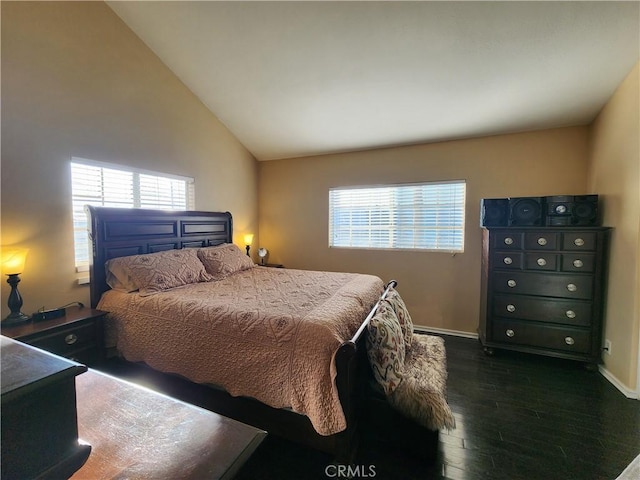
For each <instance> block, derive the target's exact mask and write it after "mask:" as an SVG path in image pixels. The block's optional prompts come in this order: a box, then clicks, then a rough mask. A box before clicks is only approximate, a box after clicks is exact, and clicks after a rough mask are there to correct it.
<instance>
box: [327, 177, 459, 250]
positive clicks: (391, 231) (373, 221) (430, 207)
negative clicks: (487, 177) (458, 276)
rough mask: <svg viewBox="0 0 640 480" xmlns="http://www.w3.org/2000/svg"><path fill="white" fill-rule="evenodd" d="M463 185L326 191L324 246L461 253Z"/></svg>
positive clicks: (400, 186) (406, 185) (379, 187)
mask: <svg viewBox="0 0 640 480" xmlns="http://www.w3.org/2000/svg"><path fill="white" fill-rule="evenodd" d="M465 187H466V185H465V182H464V181H453V182H440V183H419V184H405V185H384V186H375V187H347V188H332V189H330V190H329V246H331V247H351V248H381V249H420V250H447V251H452V252H461V251H463V248H464V205H465Z"/></svg>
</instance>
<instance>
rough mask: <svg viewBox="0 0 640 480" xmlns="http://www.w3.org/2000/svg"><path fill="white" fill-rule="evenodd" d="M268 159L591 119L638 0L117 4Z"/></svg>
mask: <svg viewBox="0 0 640 480" xmlns="http://www.w3.org/2000/svg"><path fill="white" fill-rule="evenodd" d="M107 3H108V5H109V6H110V7H111V8H112V9H113V10H114V11H115V12H116V13H117V14H118V15H119V16H120V17H121V18H122V19H123V20H124V21H125V22H126V23H127V25H128V26H129V27H130V28H131V29H132V30H133V31H134V32H135V33H136V34H137V35H138V36H139V37H140V38H141V39H142V40H143V41H144V42H145V43H146V44H147V45H148V46H149V47H150V48H151V49H152V50H153V51H154V52H155V53H156V54H157V55H158V57H159V58H160V59H161V60H162V61H163V62H164V63H165V64H166V65H167V66H168V67H169V68H170V69H171V70H172V71H173V72H174V73H175V74H176V75H177V76H178V77H179V78H180V79H181V80H182V81H183V82H184V83H185V84H186V85H187V86H188V87H189V88H190V89H191V91H193V93H194V94H195V95H196V96H198V97H199V98H200V100H201V101H202V102H203V103H204V104H205V105H206V106H207V107H208V108H209V109H210V110H211V111H212V112H213V113H214V114H215V115H216V116H217V117H218V118H219V119H220V120H221V121H222V122H223V123H224V124H225V125H226V126H227V127H228V128H229V129H230V130H231V131H232V132H233V134H234V135H235V136H236V137H237V138H238V139H239V140H240V141H241V142H242V143H243V144H244V145H245V146H246V147H247V148H248V149H249V150H250V151H251V152H252V153H253V154H254V156H255V157H256V158H257V159H258V160H272V159H277V158H288V157H298V156H308V155H316V154H324V153H334V152H343V151H353V150H362V149H369V148H378V147H385V146H396V145H406V144H415V143H426V142H435V141H441V140H450V139H457V138H467V137H476V136H484V135H493V134H500V133H508V132H519V131H526V130H537V129H542V128H549V127H559V126H569V125H583V124H587V123H589V122H590V121H591V120H593V118H594V117H595V116H596V114H597V113H598V111H599V110H600V109H601V108H602V106H603V105H604V104H605V102H606V101H607V99H608V98H609V97H610V96H611V94H612V93H613V91H614V90H615V88H616V87H617V86H618V85H619V84H620V82H621V81H622V80H623V79H624V77H625V76H626V74H628V73H629V72H630V70H631V69H632V68H633V66H634V65H635V63H636V62H637V61H638V59H639V58H640V53H639V52H640V33H639V32H640V10H639V6H640V3H639V2H636V1H634V2H609V1H605V2H574V1H570V2H400V1H386V2H365V1H352V2H347V1H343V2H340V1H338V2H327V1H319V2H288V1H283V2H244V1H235V2H217V1H204V2H203V1H200V2H197V1H178V2H156V1H122V2H118V1H115V2H107Z"/></svg>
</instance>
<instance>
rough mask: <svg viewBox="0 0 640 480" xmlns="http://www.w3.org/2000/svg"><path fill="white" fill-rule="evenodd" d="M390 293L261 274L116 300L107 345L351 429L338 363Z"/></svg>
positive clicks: (370, 284) (372, 281) (366, 283)
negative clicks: (338, 379)
mask: <svg viewBox="0 0 640 480" xmlns="http://www.w3.org/2000/svg"><path fill="white" fill-rule="evenodd" d="M383 288H384V285H383V282H382V280H380V279H379V278H378V277H375V276H372V275H362V274H352V273H331V272H311V271H302V270H291V269H280V268H265V267H255V268H251V269H249V270H244V271H242V272H238V273H236V274H233V275H231V276H229V277H227V278H225V279H223V280H220V281H215V282H207V283H197V284H192V285H186V286H184V287H179V288H176V289H173V290H170V291H167V292H163V293H159V294H156V295H152V296H148V297H140V296H139V295H138V294H137V293H121V292H116V291H108V292H106V293H105V294H104V296H103V297H102V300H101V301H100V304H99V305H98V308H100V309H102V310H106V311H108V312H110V313H109V315H108V317H107V323H106V329H107V330H106V337H107V343H108V346H115V347H117V349H118V350H119V351H120V353H121V354H122V355H123V356H124V358H126V359H127V360H129V361H143V362H146V363H147V364H148V365H150V366H151V367H153V368H155V369H157V370H160V371H163V372H170V373H177V374H180V375H182V376H184V377H186V378H188V379H190V380H192V381H194V382H198V383H206V384H214V385H218V386H221V387H223V388H224V389H225V390H227V391H228V392H229V393H230V394H231V395H234V396H240V395H242V396H248V397H253V398H256V399H257V400H259V401H261V402H263V403H265V404H267V405H270V406H272V407H275V408H285V407H289V408H291V409H293V410H294V411H296V412H299V413H301V414H304V415H307V416H308V417H309V418H310V420H311V423H312V424H313V426H314V428H315V429H316V431H317V432H318V433H320V434H321V435H330V434H333V433H337V432H339V431H342V430H344V429H345V428H346V421H345V417H344V414H343V412H342V408H341V406H340V400H339V397H338V391H337V388H336V386H335V382H334V379H335V376H336V370H335V365H334V355H335V352H336V350H337V348H338V347H339V346H340V344H341V343H342V342H343V341H345V340H348V339H350V338H351V337H352V335H353V334H354V333H355V331H356V330H357V328H358V326H359V325H360V324H361V323H362V321H363V319H364V318H365V316H366V315H367V313H368V312H369V311H370V309H371V308H372V307H373V305H374V304H375V302H376V301H377V300H378V298H379V296H380V294H381V293H382V291H383Z"/></svg>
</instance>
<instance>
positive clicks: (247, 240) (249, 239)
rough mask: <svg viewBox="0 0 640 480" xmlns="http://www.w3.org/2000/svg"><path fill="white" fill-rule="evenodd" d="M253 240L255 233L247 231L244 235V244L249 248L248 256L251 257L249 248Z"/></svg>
mask: <svg viewBox="0 0 640 480" xmlns="http://www.w3.org/2000/svg"><path fill="white" fill-rule="evenodd" d="M252 242H253V233H247V234H246V235H245V236H244V244H245V246H246V248H247V257H250V256H251V255H249V249H250V248H251V243H252Z"/></svg>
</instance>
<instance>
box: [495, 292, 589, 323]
mask: <svg viewBox="0 0 640 480" xmlns="http://www.w3.org/2000/svg"><path fill="white" fill-rule="evenodd" d="M493 314H494V315H496V316H499V317H505V318H519V319H521V320H538V321H545V322H551V323H560V324H566V325H579V326H585V327H587V326H589V325H591V314H592V310H591V302H585V301H584V300H561V299H550V298H545V297H528V296H524V295H495V296H494V297H493Z"/></svg>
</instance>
